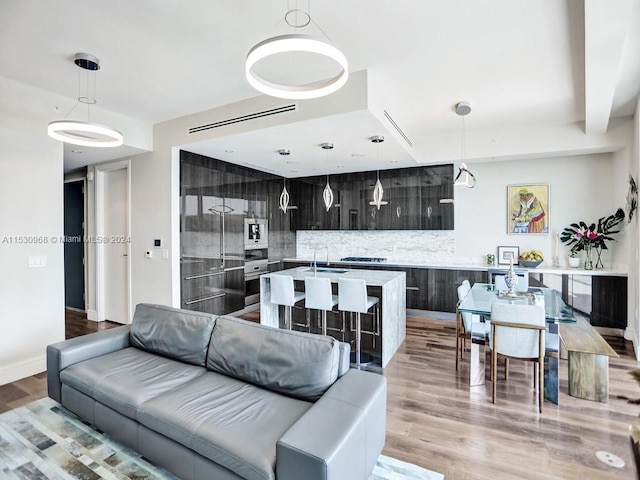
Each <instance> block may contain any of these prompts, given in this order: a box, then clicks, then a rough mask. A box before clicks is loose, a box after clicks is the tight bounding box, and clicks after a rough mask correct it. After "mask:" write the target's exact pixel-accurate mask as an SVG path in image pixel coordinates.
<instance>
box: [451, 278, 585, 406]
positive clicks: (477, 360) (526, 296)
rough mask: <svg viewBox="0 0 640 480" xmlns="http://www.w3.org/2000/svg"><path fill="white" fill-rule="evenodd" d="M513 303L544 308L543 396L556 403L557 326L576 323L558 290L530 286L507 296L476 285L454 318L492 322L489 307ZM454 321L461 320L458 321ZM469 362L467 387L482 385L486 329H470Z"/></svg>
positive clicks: (459, 306) (490, 285)
mask: <svg viewBox="0 0 640 480" xmlns="http://www.w3.org/2000/svg"><path fill="white" fill-rule="evenodd" d="M496 302H499V303H512V304H521V305H544V310H545V319H546V321H547V333H546V339H545V344H546V347H545V357H544V396H545V398H546V399H547V400H549V401H551V402H552V403H555V404H556V405H557V404H558V398H559V391H558V359H559V336H558V326H559V325H560V324H562V323H576V317H575V315H574V312H573V309H572V308H571V307H569V306H568V305H567V304H566V303H565V302H564V301H563V300H562V295H561V293H560V292H559V291H557V290H554V289H552V288H546V287H533V286H532V287H529V288H528V289H527V291H526V292H513V293H511V294H507V293H506V292H500V291H498V290H497V288H496V287H495V285H493V284H489V283H475V284H474V285H473V286H472V287H471V290H469V293H468V294H467V295H466V296H465V297H464V298H463V299H462V300H461V301H460V302H458V306H457V311H456V315H458V316H459V315H461V314H462V313H471V314H474V315H478V316H479V318H480V319H481V320H480V322H483V323H485V325H486V322H490V321H491V305H493V304H494V303H496ZM456 321H460V318H457V319H456ZM471 330H472V331H471V360H470V372H469V384H470V386H478V385H484V384H485V368H486V362H485V359H486V354H487V350H488V336H489V331H490V330H489V328H486V327H485V328H482V327H480V328H478V326H474V327H473V328H472V329H471Z"/></svg>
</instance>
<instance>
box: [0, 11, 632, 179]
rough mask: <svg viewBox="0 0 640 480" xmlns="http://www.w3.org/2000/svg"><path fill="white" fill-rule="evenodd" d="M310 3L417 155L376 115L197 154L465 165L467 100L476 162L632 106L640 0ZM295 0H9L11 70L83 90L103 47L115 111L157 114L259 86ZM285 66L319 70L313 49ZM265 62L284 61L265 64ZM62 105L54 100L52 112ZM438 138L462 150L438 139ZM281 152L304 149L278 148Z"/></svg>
mask: <svg viewBox="0 0 640 480" xmlns="http://www.w3.org/2000/svg"><path fill="white" fill-rule="evenodd" d="M310 1H311V3H310V13H311V16H312V19H313V21H314V22H315V23H316V24H317V25H318V26H319V27H320V28H321V29H322V31H323V32H325V33H326V35H327V36H328V37H329V38H330V39H331V41H332V42H333V44H334V45H336V46H337V47H338V48H340V49H341V50H342V51H343V52H344V54H345V55H346V57H347V59H348V60H349V70H350V72H352V73H353V72H357V71H361V70H366V71H367V73H368V75H369V77H370V79H372V80H374V81H375V83H376V85H377V86H378V89H379V90H380V91H384V92H385V98H384V104H385V108H386V109H388V111H389V112H390V113H391V114H392V115H393V118H394V119H395V120H396V121H397V122H398V124H399V125H400V126H401V128H402V130H403V131H404V132H405V133H406V134H407V135H408V137H410V138H411V140H412V142H413V144H414V147H413V151H407V149H405V148H402V147H400V146H399V143H398V142H396V141H390V142H385V143H384V144H382V146H380V150H379V151H377V150H376V149H375V147H373V146H372V145H370V144H369V142H368V140H367V139H368V137H369V136H371V135H376V134H384V135H385V136H386V137H387V138H388V139H389V140H393V139H392V138H391V137H390V135H388V134H387V133H388V132H387V131H385V130H388V129H385V127H384V126H383V125H382V124H380V122H378V123H376V121H375V119H372V118H364V117H362V118H353V117H352V118H347V117H345V118H333V117H326V118H324V119H318V120H316V121H314V122H313V123H312V124H305V125H299V126H298V127H299V128H293V127H291V126H283V127H277V128H273V129H269V130H268V131H267V130H264V131H256V132H249V133H247V134H243V135H239V136H230V137H229V138H223V139H218V140H216V141H215V142H211V143H210V144H208V145H207V144H206V143H200V144H197V145H193V146H191V148H190V149H191V150H192V151H195V152H198V153H206V154H212V155H213V154H214V153H215V152H219V154H217V153H216V155H214V156H217V158H221V159H223V160H228V161H232V162H235V163H244V164H255V165H260V166H261V167H262V168H265V169H266V168H267V167H265V165H271V167H272V168H271V170H273V171H274V172H276V173H279V174H283V175H286V176H300V175H302V174H303V173H304V174H320V173H334V172H337V171H340V170H341V169H344V170H345V171H353V169H354V168H359V169H367V170H371V169H376V168H380V169H384V168H394V167H395V166H406V165H410V164H415V163H416V162H418V163H424V162H432V163H433V162H438V161H451V160H452V159H454V158H456V159H458V160H459V159H460V157H461V155H462V154H461V145H460V142H461V141H460V138H461V119H460V117H458V116H456V115H455V113H454V111H453V110H454V106H455V104H456V103H457V102H458V101H460V100H468V101H469V102H471V106H472V113H471V114H470V115H469V116H468V117H466V119H465V122H466V129H467V132H468V133H469V136H468V140H467V155H468V156H469V157H474V152H473V150H474V143H473V142H477V143H478V144H479V143H481V142H484V141H490V142H492V143H493V144H495V143H496V140H495V139H496V138H497V137H499V134H500V133H501V132H502V134H503V135H506V133H505V132H507V131H512V132H515V131H519V132H522V131H527V129H531V128H532V126H540V125H546V126H554V125H567V124H579V125H580V128H581V129H582V131H583V133H585V134H587V135H591V134H601V133H603V132H605V131H606V130H607V127H608V126H609V125H610V121H611V119H612V118H617V117H626V116H630V115H633V114H634V111H635V105H636V102H637V97H638V94H639V93H640V0H619V1H618V2H617V3H616V9H615V11H613V9H611V8H607V7H609V5H610V3H609V2H608V0H536V1H530V0H451V1H447V2H443V1H440V0H401V1H396V2H389V1H383V0H347V1H345V0H342V1H339V0H322V1H318V0H315V1H313V0H310ZM296 5H297V6H298V7H299V8H301V9H303V10H306V9H307V8H309V7H308V6H309V3H308V2H307V1H299V2H298V0H288V1H285V0H260V1H249V0H185V1H182V2H176V1H171V0H136V1H130V0H110V1H108V2H105V1H99V0H51V1H47V2H42V1H41V0H2V2H0V45H2V46H3V48H2V49H0V75H1V76H4V77H7V78H10V79H12V80H16V81H19V82H21V83H24V84H27V85H30V86H33V87H37V88H39V89H43V90H46V91H49V92H52V93H54V94H56V95H60V96H64V97H66V98H75V97H76V96H77V88H78V83H77V82H78V72H77V67H76V66H75V65H74V64H73V63H72V58H73V55H74V54H75V53H76V52H87V53H91V54H93V55H95V56H97V57H98V58H99V59H100V62H101V65H102V69H101V70H100V71H99V73H98V77H97V81H98V88H97V93H96V97H97V99H98V101H99V105H100V106H101V108H103V109H106V110H108V111H111V112H114V113H117V114H119V115H124V116H127V117H131V118H133V119H137V120H140V121H143V122H147V123H149V124H150V125H152V124H156V123H159V122H163V121H167V120H171V119H174V118H177V117H181V116H184V115H188V114H192V113H195V112H201V111H204V110H208V109H213V108H216V107H220V106H223V105H227V104H231V103H234V102H238V101H241V100H244V99H249V98H251V97H255V96H256V95H257V94H258V93H257V92H256V91H255V90H253V89H252V88H251V87H250V86H249V85H248V83H247V82H246V79H245V77H244V59H245V56H246V54H247V52H248V51H249V49H250V48H251V47H252V46H253V45H254V44H256V43H258V42H259V41H261V40H264V39H265V38H267V37H271V36H274V35H279V34H283V33H291V31H292V29H291V28H290V27H287V25H286V24H285V23H284V20H283V18H284V13H285V12H286V11H287V10H288V9H290V8H296ZM609 10H612V11H609ZM308 29H309V30H305V31H301V32H300V33H307V34H315V35H318V34H321V32H320V31H319V30H318V27H316V26H314V25H313V24H312V25H311V26H310V27H308ZM283 61H287V62H289V63H294V64H295V66H296V67H297V68H299V69H300V70H301V71H303V72H306V73H307V75H308V74H310V73H311V72H312V73H313V74H314V75H315V73H316V72H315V71H314V70H312V67H311V63H310V62H308V61H307V59H302V58H296V59H295V61H293V62H292V60H291V59H283ZM325 67H327V66H326V65H321V67H320V68H321V69H322V68H325ZM327 68H328V67H327ZM265 72H266V74H271V75H280V74H281V72H282V69H281V68H280V65H276V64H274V65H273V66H272V67H271V68H270V67H269V66H268V65H267V67H266V68H265ZM305 78H306V79H308V77H304V76H302V77H301V78H300V79H299V80H300V81H304V80H305ZM585 85H588V88H585ZM25 101H28V99H25ZM63 113H64V112H63ZM60 115H62V114H61V113H59V112H56V111H55V110H54V105H52V109H51V118H50V119H47V120H48V121H50V120H56V119H60ZM96 121H97V120H96ZM110 126H112V127H114V128H118V125H110ZM518 129H520V130H518ZM474 135H475V136H474ZM485 137H486V138H485ZM507 140H508V139H507ZM125 141H126V139H125ZM325 141H327V142H334V143H335V144H336V148H335V149H334V150H332V151H330V152H329V153H328V154H327V152H325V151H323V150H322V149H320V148H319V147H318V145H319V143H322V142H325ZM438 142H440V143H441V144H442V143H444V144H446V145H449V144H450V145H451V151H450V152H448V153H443V150H442V149H440V147H442V145H440V146H439V147H438V148H436V147H434V145H436V144H437V143H438ZM259 145H262V146H263V147H264V148H262V149H260V148H257V146H259ZM73 148H74V149H76V148H75V147H73ZM278 148H289V149H291V151H292V154H291V155H290V156H289V157H288V158H280V157H279V156H278V155H277V154H276V153H275V150H276V149H278ZM443 148H444V147H443ZM527 148H532V147H527ZM385 149H386V151H385ZM76 150H78V149H76ZM79 150H80V151H82V153H74V152H71V148H70V147H68V148H66V149H65V168H66V170H70V169H72V168H77V167H78V166H82V165H83V164H88V163H93V162H96V161H103V160H105V159H109V158H108V157H109V156H111V158H119V157H121V156H122V155H130V154H134V153H138V152H139V151H140V150H139V149H136V148H132V147H131V148H127V147H126V146H125V147H124V149H123V150H120V151H117V152H114V153H110V152H109V151H105V150H104V149H91V148H81V149H79ZM97 150H99V151H97ZM521 150H522V149H521ZM519 153H520V154H523V153H526V154H530V155H531V154H534V155H535V153H536V152H535V151H532V152H529V151H527V152H523V151H520V152H519ZM547 153H548V152H547ZM353 154H356V156H353ZM360 155H364V157H362V156H360ZM508 156H509V155H505V158H506V157H508ZM392 160H393V161H394V162H397V163H393V164H392V163H391V161H392ZM287 161H289V162H298V163H289V164H287V163H286V162H287ZM296 165H298V166H300V167H299V168H297V167H296ZM362 165H364V166H365V167H366V168H361V166H362ZM312 172H313V173H312Z"/></svg>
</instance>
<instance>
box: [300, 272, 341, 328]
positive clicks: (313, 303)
mask: <svg viewBox="0 0 640 480" xmlns="http://www.w3.org/2000/svg"><path fill="white" fill-rule="evenodd" d="M304 293H305V295H306V297H305V299H304V306H305V308H308V309H313V310H320V311H321V312H322V315H321V318H322V321H321V322H322V325H321V327H322V335H326V334H327V310H333V307H335V306H336V305H337V304H338V296H337V295H333V293H332V292H331V280H329V279H328V278H321V277H306V278H305V279H304ZM341 331H342V337H343V338H342V339H343V340H344V322H343V326H342V330H341Z"/></svg>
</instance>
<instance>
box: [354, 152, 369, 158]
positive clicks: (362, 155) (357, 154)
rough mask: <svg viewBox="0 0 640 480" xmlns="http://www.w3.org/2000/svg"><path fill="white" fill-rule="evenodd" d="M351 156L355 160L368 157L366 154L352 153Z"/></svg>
mask: <svg viewBox="0 0 640 480" xmlns="http://www.w3.org/2000/svg"><path fill="white" fill-rule="evenodd" d="M351 156H352V157H353V158H362V157H366V155H365V154H364V153H352V154H351Z"/></svg>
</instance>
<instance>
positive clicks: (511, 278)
mask: <svg viewBox="0 0 640 480" xmlns="http://www.w3.org/2000/svg"><path fill="white" fill-rule="evenodd" d="M509 264H510V265H509V271H508V272H507V274H506V275H505V276H504V283H505V285H506V286H507V289H508V290H507V293H506V294H505V295H507V296H508V297H516V296H517V293H516V286H517V285H518V275H516V272H515V270H514V269H513V260H510V262H509Z"/></svg>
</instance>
